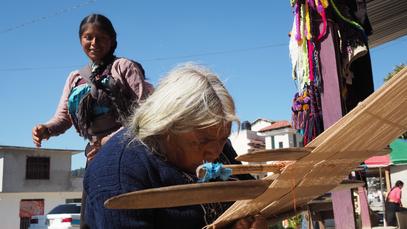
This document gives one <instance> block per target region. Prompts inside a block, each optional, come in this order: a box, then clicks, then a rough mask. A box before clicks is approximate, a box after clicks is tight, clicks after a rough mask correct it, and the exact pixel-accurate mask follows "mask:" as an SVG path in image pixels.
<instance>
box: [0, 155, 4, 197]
mask: <svg viewBox="0 0 407 229" xmlns="http://www.w3.org/2000/svg"><path fill="white" fill-rule="evenodd" d="M3 170H4V157H0V192H2V191H3Z"/></svg>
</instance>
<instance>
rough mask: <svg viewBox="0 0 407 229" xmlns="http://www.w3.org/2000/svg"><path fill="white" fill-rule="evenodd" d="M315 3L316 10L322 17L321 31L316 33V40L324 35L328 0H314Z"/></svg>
mask: <svg viewBox="0 0 407 229" xmlns="http://www.w3.org/2000/svg"><path fill="white" fill-rule="evenodd" d="M323 2H324V3H323ZM315 5H316V7H317V12H318V14H319V15H320V16H321V18H322V25H323V26H322V31H321V32H320V33H319V35H318V40H320V39H321V38H322V37H324V36H325V33H326V27H327V21H326V14H325V9H326V8H327V7H328V1H326V0H315Z"/></svg>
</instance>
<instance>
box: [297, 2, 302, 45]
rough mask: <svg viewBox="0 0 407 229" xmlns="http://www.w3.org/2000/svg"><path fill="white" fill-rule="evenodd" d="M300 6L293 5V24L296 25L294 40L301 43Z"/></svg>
mask: <svg viewBox="0 0 407 229" xmlns="http://www.w3.org/2000/svg"><path fill="white" fill-rule="evenodd" d="M300 20H301V19H300V6H299V3H298V2H297V4H295V24H296V28H295V29H296V34H295V39H296V40H297V41H301V39H302V38H301V31H300Z"/></svg>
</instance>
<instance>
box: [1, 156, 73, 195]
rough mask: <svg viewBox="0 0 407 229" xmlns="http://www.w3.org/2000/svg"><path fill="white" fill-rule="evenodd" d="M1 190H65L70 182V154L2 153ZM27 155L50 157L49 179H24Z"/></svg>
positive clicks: (68, 187) (67, 189) (70, 189)
mask: <svg viewBox="0 0 407 229" xmlns="http://www.w3.org/2000/svg"><path fill="white" fill-rule="evenodd" d="M3 155H4V160H5V163H4V171H3V175H4V176H3V190H2V191H3V192H26V191H27V192H50V191H55V192H65V191H80V190H75V187H73V186H72V183H71V179H70V178H71V154H69V153H61V152H57V151H56V152H52V151H38V152H31V151H27V152H26V153H25V152H14V153H4V154H3ZM27 156H36V157H50V179H49V180H41V179H33V180H31V179H28V180H27V179H25V173H26V171H25V170H26V161H27Z"/></svg>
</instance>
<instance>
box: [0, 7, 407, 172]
mask: <svg viewBox="0 0 407 229" xmlns="http://www.w3.org/2000/svg"><path fill="white" fill-rule="evenodd" d="M2 3H3V4H2V7H1V9H0V19H1V20H0V51H1V53H2V58H1V60H2V61H1V62H0V79H1V84H2V89H1V90H0V105H1V110H0V111H1V112H0V145H12V146H26V147H34V145H33V144H32V141H31V129H32V127H33V126H34V125H35V124H36V123H42V122H46V121H47V120H48V119H49V118H51V116H52V115H53V114H54V111H55V108H56V106H57V103H58V100H59V98H60V95H61V91H62V87H63V85H64V83H65V80H66V77H67V75H68V74H69V72H70V71H72V70H74V69H76V68H80V67H81V66H83V65H84V64H86V63H87V61H88V60H87V58H86V56H85V55H84V54H83V52H82V49H81V46H80V44H79V39H78V27H79V23H80V21H81V20H82V18H83V17H85V16H86V15H88V14H90V13H101V14H104V15H106V16H107V17H109V18H110V19H111V21H112V22H113V25H114V26H115V28H116V32H117V34H118V49H117V50H116V54H117V56H124V57H128V58H131V59H134V60H137V61H139V62H140V63H141V64H142V65H143V66H144V68H145V70H146V74H147V77H148V79H149V80H150V81H151V82H152V83H153V84H154V85H155V84H156V83H157V81H158V79H159V78H160V77H161V76H163V75H164V74H165V73H166V72H167V71H169V70H170V69H171V68H173V67H174V66H176V65H177V64H178V63H182V62H186V61H195V62H198V63H200V64H204V65H206V66H208V67H210V68H211V69H212V70H214V71H215V72H216V73H218V74H219V75H220V77H221V78H222V79H223V80H224V81H225V82H226V87H227V88H228V89H229V91H230V93H231V94H232V96H233V97H234V99H235V103H236V106H237V112H238V115H239V117H240V119H241V120H242V121H243V120H250V121H253V120H255V119H256V118H259V117H261V118H267V119H271V120H284V119H285V120H289V119H290V116H291V112H290V103H291V99H292V96H293V94H294V93H295V90H296V89H295V86H294V83H293V81H292V80H291V73H290V72H291V66H290V60H289V56H288V36H287V34H288V32H289V31H290V29H291V23H292V14H291V8H290V6H289V1H288V0H287V1H281V0H279V1H270V0H256V1H247V0H246V1H243V0H206V1H191V0H171V1H165V0H161V1H158V0H138V1H130V0H128V1H126V0H116V1H108V0H96V1H86V0H71V1H53V0H41V1H28V0H26V1H22V0H3V1H2ZM406 51H407V37H402V38H400V39H398V40H395V41H393V42H390V43H387V44H385V45H382V46H379V47H377V48H374V49H372V50H371V58H372V66H373V74H374V81H375V88H378V87H380V86H381V85H382V84H383V78H384V77H385V76H386V74H387V73H388V72H390V71H391V70H392V69H393V68H394V66H395V65H397V64H401V63H406V62H407V55H406V53H407V52H406ZM85 144H86V142H85V141H84V140H83V139H81V138H80V137H79V136H78V135H77V133H76V132H75V130H74V129H73V128H72V129H71V130H69V131H68V132H67V133H65V134H64V135H61V136H58V137H54V138H51V139H50V140H49V141H47V142H45V143H44V144H43V147H45V148H62V149H83V148H84V146H85ZM84 163H85V160H84V157H83V155H82V154H79V155H76V156H74V157H73V168H74V169H75V168H79V167H83V166H84Z"/></svg>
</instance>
